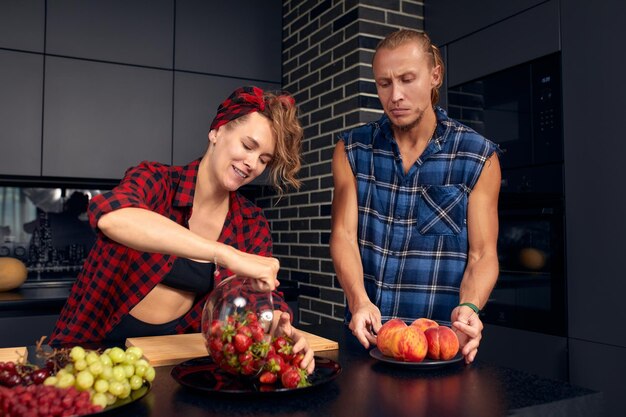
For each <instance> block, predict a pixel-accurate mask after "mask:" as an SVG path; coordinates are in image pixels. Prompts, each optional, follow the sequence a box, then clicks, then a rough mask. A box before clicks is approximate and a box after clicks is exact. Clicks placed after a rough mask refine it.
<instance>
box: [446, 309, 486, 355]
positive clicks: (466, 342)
mask: <svg viewBox="0 0 626 417" xmlns="http://www.w3.org/2000/svg"><path fill="white" fill-rule="evenodd" d="M451 320H452V330H454V332H455V333H456V335H457V337H458V338H459V346H460V348H461V353H462V354H463V356H464V357H465V363H467V364H470V363H472V362H473V361H474V358H476V354H477V353H478V346H479V345H480V339H481V338H482V331H483V322H482V321H481V320H480V317H478V314H476V313H475V312H474V310H472V309H471V308H469V307H467V306H459V307H456V308H455V309H454V310H452V316H451Z"/></svg>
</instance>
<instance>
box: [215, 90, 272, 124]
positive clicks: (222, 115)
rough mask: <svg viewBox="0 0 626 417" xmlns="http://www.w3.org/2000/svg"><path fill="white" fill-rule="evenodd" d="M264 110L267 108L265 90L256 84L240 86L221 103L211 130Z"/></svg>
mask: <svg viewBox="0 0 626 417" xmlns="http://www.w3.org/2000/svg"><path fill="white" fill-rule="evenodd" d="M263 110H265V100H264V99H263V90H261V89H260V88H259V87H254V86H252V87H240V88H238V89H236V90H235V91H233V93H232V94H231V95H230V96H228V98H227V99H226V100H224V101H223V102H222V103H221V104H220V105H219V107H218V108H217V114H216V115H215V119H213V123H211V130H213V129H217V128H218V127H220V126H222V125H225V124H226V123H228V122H230V121H231V120H234V119H236V118H238V117H241V116H244V115H246V114H248V113H252V112H255V111H263Z"/></svg>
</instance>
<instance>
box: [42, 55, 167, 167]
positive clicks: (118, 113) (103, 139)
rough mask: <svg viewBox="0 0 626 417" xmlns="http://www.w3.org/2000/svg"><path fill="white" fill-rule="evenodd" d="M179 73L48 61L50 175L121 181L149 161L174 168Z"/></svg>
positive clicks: (45, 149) (45, 148)
mask: <svg viewBox="0 0 626 417" xmlns="http://www.w3.org/2000/svg"><path fill="white" fill-rule="evenodd" d="M171 94H172V73H171V72H170V71H163V70H158V69H150V68H141V67H134V66H127V65H117V64H110V63H102V62H91V61H83V60H75V59H67V58H57V57H47V58H46V87H45V103H44V135H43V168H42V174H43V175H46V176H60V177H82V178H104V179H109V178H121V177H122V175H123V174H124V172H125V170H126V169H127V168H128V167H129V166H131V165H136V164H137V163H139V162H141V161H142V160H153V161H159V162H163V163H171V154H172V150H171V149H172V148H171V131H172V97H171Z"/></svg>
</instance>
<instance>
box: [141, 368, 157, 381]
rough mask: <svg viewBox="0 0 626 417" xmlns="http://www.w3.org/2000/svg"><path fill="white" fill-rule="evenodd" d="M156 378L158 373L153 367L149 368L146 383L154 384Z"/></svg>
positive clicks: (145, 376)
mask: <svg viewBox="0 0 626 417" xmlns="http://www.w3.org/2000/svg"><path fill="white" fill-rule="evenodd" d="M155 376H156V371H155V370H154V368H153V367H152V366H149V367H148V369H146V373H145V375H144V376H143V377H144V379H145V380H146V381H148V382H152V381H154V377H155Z"/></svg>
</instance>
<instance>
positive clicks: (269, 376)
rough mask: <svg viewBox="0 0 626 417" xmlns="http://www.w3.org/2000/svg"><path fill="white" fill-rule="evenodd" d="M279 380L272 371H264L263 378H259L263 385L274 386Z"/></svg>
mask: <svg viewBox="0 0 626 417" xmlns="http://www.w3.org/2000/svg"><path fill="white" fill-rule="evenodd" d="M277 380H278V376H277V375H276V374H275V373H274V372H271V371H264V372H263V373H262V374H261V376H259V382H261V384H274V383H276V381H277Z"/></svg>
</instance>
